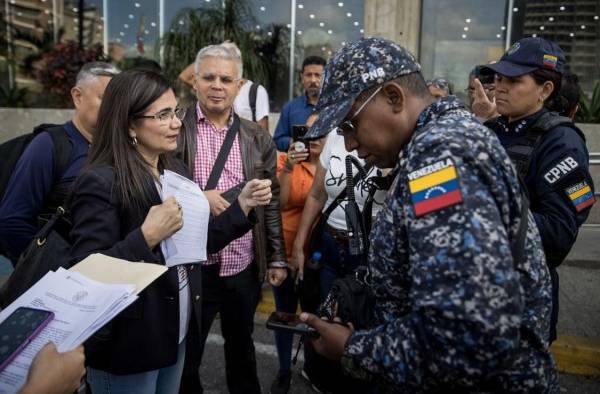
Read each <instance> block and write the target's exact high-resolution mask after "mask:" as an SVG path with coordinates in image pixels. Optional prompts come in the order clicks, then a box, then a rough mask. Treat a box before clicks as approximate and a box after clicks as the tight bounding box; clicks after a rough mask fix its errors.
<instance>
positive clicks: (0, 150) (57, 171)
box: [0, 124, 72, 258]
mask: <svg viewBox="0 0 600 394" xmlns="http://www.w3.org/2000/svg"><path fill="white" fill-rule="evenodd" d="M44 131H45V132H47V133H48V134H49V135H50V137H51V138H52V142H53V144H54V158H55V160H54V182H53V184H54V188H53V190H52V192H50V195H49V196H48V198H47V199H46V201H45V203H44V209H42V213H45V214H48V213H54V212H55V211H56V208H57V207H58V206H59V205H61V204H62V202H63V201H64V198H65V197H66V195H65V192H64V191H63V190H57V189H56V185H57V184H58V183H59V181H60V179H61V178H62V176H63V174H64V172H65V170H66V169H67V167H68V165H69V163H70V159H71V149H72V148H71V142H70V141H69V137H68V135H67V131H66V130H65V128H64V127H63V126H61V125H54V124H41V125H39V126H37V127H35V128H34V129H33V132H31V133H29V134H25V135H21V136H19V137H16V138H13V139H11V140H9V141H6V142H4V143H3V144H1V145H0V157H1V158H2V161H0V201H1V200H2V199H3V198H4V195H5V194H6V188H7V187H8V182H9V181H10V177H11V176H12V174H13V171H14V169H15V167H16V165H17V162H18V161H19V158H20V157H21V155H22V154H23V152H24V151H25V149H26V148H27V146H28V145H29V143H30V142H31V141H33V139H34V138H35V137H36V136H37V135H38V134H40V133H41V132H44ZM0 254H4V255H6V251H3V250H0ZM9 257H13V258H16V257H18V256H9Z"/></svg>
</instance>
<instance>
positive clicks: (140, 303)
mask: <svg viewBox="0 0 600 394" xmlns="http://www.w3.org/2000/svg"><path fill="white" fill-rule="evenodd" d="M183 115H184V114H183V113H182V111H181V110H180V109H179V108H178V107H177V101H176V99H175V94H174V93H173V90H172V89H171V87H170V85H169V83H168V82H167V81H166V79H165V78H164V77H162V76H161V75H159V74H156V73H154V72H151V71H144V70H130V71H127V72H124V73H122V74H120V75H119V76H118V77H115V78H113V80H112V81H111V83H109V85H108V87H107V88H106V91H105V93H104V97H103V100H102V105H101V107H100V112H99V115H98V128H97V129H98V132H97V136H96V138H95V139H94V144H93V145H92V148H91V152H90V155H89V157H88V163H87V166H86V168H85V169H84V171H83V173H82V174H81V175H80V177H79V178H78V180H77V183H76V185H75V188H74V190H73V199H72V205H71V215H72V220H73V229H72V231H71V237H72V241H73V248H72V256H73V262H74V263H75V262H77V261H79V260H81V259H83V258H85V257H86V256H88V255H89V254H90V253H95V252H100V253H103V254H106V255H109V256H113V257H117V258H122V259H125V260H130V261H134V262H135V261H144V262H147V263H154V264H165V258H164V256H163V254H162V252H161V248H160V243H161V241H163V240H165V239H167V238H168V237H170V236H171V235H173V234H174V233H175V232H177V231H178V230H180V229H181V228H182V226H183V212H182V208H181V206H180V205H179V203H178V202H177V201H176V200H175V198H173V197H171V198H168V199H167V200H165V201H164V202H163V201H162V199H161V197H160V189H161V184H160V182H161V181H160V175H161V173H163V172H164V171H165V170H170V171H174V172H177V173H179V174H182V175H185V176H187V174H186V171H185V168H184V166H183V164H182V163H181V162H180V161H178V160H176V159H174V158H173V156H172V155H170V154H169V153H170V152H173V151H174V150H175V149H176V148H177V137H178V135H179V129H180V128H181V119H182V118H183ZM270 198H271V191H270V181H268V180H267V181H261V180H256V179H255V180H252V181H250V182H248V183H247V184H246V186H245V187H244V189H243V190H242V192H241V193H240V195H239V197H238V198H237V201H235V202H234V203H233V204H231V206H230V207H229V208H228V209H227V211H225V212H224V213H223V214H221V215H219V216H217V217H215V218H213V219H211V220H210V222H209V225H208V241H207V252H208V253H215V252H217V251H218V250H220V249H222V248H223V247H224V246H226V245H227V244H228V243H229V242H231V241H232V240H234V239H236V238H238V237H240V236H241V235H243V234H245V233H246V232H247V231H249V230H250V229H251V228H252V226H253V224H254V214H253V211H252V208H253V207H256V206H258V205H264V204H267V203H268V202H269V201H270ZM198 231H201V229H198ZM200 272H201V270H200V269H199V268H197V267H196V264H186V265H179V266H175V267H171V268H169V270H168V271H167V272H166V273H165V274H164V275H162V276H161V277H160V278H158V279H157V280H156V281H155V282H153V283H152V284H151V285H150V286H148V288H146V289H145V290H144V291H143V292H142V293H141V294H140V297H139V299H138V300H137V301H136V302H134V303H133V304H132V305H131V306H130V307H128V308H127V309H126V310H125V311H123V312H122V313H121V314H120V315H119V316H117V317H116V318H115V319H114V320H113V321H111V322H110V323H109V324H107V325H106V326H105V327H103V328H102V329H101V330H100V331H99V332H98V333H97V334H95V335H94V336H93V337H92V338H91V339H90V340H89V341H88V342H87V343H86V359H87V361H88V366H89V367H88V377H87V380H88V382H89V384H90V386H91V388H92V392H93V393H94V394H98V393H177V392H178V390H179V382H180V378H181V372H182V368H183V360H184V357H185V337H186V334H187V328H188V324H189V323H190V321H191V323H192V324H194V321H193V319H191V317H192V316H194V315H195V317H196V319H197V322H199V321H200V320H199V319H198V318H199V316H200V309H199V307H200V302H199V301H200V294H201V293H200V283H201V278H200V276H199V275H200ZM198 345H200V344H198Z"/></svg>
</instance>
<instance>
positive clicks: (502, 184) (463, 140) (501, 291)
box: [346, 96, 558, 393]
mask: <svg viewBox="0 0 600 394" xmlns="http://www.w3.org/2000/svg"><path fill="white" fill-rule="evenodd" d="M448 169H454V170H455V177H454V178H453V179H451V180H455V181H456V183H457V188H456V189H455V190H457V191H458V194H459V195H460V198H454V199H450V200H447V201H446V202H444V201H441V202H440V203H439V204H438V206H439V205H444V204H448V205H446V206H444V207H443V208H436V207H435V206H430V207H429V208H428V207H425V208H422V207H421V211H420V212H419V215H418V214H417V212H416V209H415V208H416V206H417V207H419V205H418V204H419V202H415V201H417V200H418V196H415V194H417V193H418V192H414V193H413V192H411V187H410V186H409V185H410V183H411V182H415V181H416V182H419V181H424V182H425V183H424V186H427V185H428V184H430V183H431V182H434V183H435V182H437V181H436V179H435V178H434V179H431V180H429V182H427V181H428V179H427V177H431V175H434V176H435V175H436V174H435V172H439V171H442V170H448ZM394 171H396V173H397V175H396V179H395V182H394V185H393V186H392V188H391V189H390V192H389V195H388V199H387V201H386V203H385V206H384V208H383V210H382V211H381V212H380V214H379V215H378V217H377V219H376V222H375V224H374V226H373V231H372V233H371V250H370V255H369V267H370V270H371V274H372V278H371V279H372V280H371V290H372V291H373V294H374V295H375V298H376V307H375V311H376V318H377V321H378V325H377V326H376V327H374V328H372V329H369V330H364V331H357V332H355V333H354V334H353V335H352V336H351V337H350V340H349V341H348V342H347V344H346V356H347V357H348V358H349V359H350V360H351V364H353V365H354V366H355V367H358V368H361V369H365V370H367V371H368V372H370V373H372V374H375V375H379V376H383V377H384V378H385V379H386V380H387V381H388V382H389V383H390V384H391V385H392V386H393V387H394V388H395V389H397V390H399V391H403V390H404V391H406V392H411V393H417V392H428V391H435V390H440V389H445V390H447V391H446V392H450V391H452V390H455V389H459V388H460V389H467V390H468V389H472V390H476V391H478V390H480V391H482V392H486V391H497V392H531V393H533V392H540V393H541V392H544V393H552V392H558V385H557V375H556V370H555V366H554V361H553V359H552V356H551V354H550V352H549V351H548V340H547V334H546V333H547V331H548V322H549V314H550V297H551V296H550V277H549V273H548V268H547V267H546V264H545V260H544V255H543V253H542V252H541V248H540V236H539V233H538V230H537V228H536V226H535V224H534V221H533V218H532V216H531V215H529V227H528V232H527V239H526V247H525V250H526V259H525V261H524V263H522V264H521V265H520V266H519V267H518V268H517V271H515V270H514V269H513V259H512V255H511V252H510V243H511V242H512V240H513V238H514V237H515V235H516V232H517V230H518V226H519V221H520V205H521V194H520V188H519V184H518V180H517V178H516V176H515V172H514V169H513V167H512V166H511V163H510V159H509V158H508V156H507V155H506V153H505V152H504V149H503V148H502V146H501V145H500V143H499V141H498V139H497V138H496V137H495V136H494V135H493V134H492V133H491V132H490V131H489V130H488V129H487V128H485V127H483V126H481V125H480V124H478V122H477V121H476V120H475V119H474V118H473V116H472V115H471V114H469V113H468V112H467V111H466V110H465V109H464V108H463V107H462V105H461V104H460V103H459V102H458V100H457V99H456V98H454V97H453V96H450V97H448V98H444V99H441V100H440V101H438V102H436V103H434V104H432V105H431V106H430V107H428V108H427V109H426V110H425V111H424V112H423V113H422V114H421V116H420V117H419V121H418V123H417V126H416V129H415V132H414V134H413V137H412V139H411V141H410V142H409V143H408V144H407V145H406V146H405V148H404V149H403V150H402V152H401V154H400V158H399V162H398V164H397V166H396V168H395V170H394ZM450 176H452V175H450ZM424 178H425V179H424ZM425 190H426V191H429V192H430V194H431V195H432V196H430V198H435V195H436V193H443V191H441V190H440V191H439V192H438V191H436V186H435V185H434V186H433V187H432V188H429V189H425ZM440 197H442V198H444V194H442V195H441V196H440ZM438 198H439V197H438ZM425 201H426V200H425ZM428 209H429V210H428Z"/></svg>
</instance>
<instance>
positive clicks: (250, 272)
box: [179, 45, 287, 393]
mask: <svg viewBox="0 0 600 394" xmlns="http://www.w3.org/2000/svg"><path fill="white" fill-rule="evenodd" d="M241 67H242V66H241V59H240V58H239V56H237V55H236V54H235V53H234V52H232V51H231V50H230V49H229V48H227V47H226V46H223V45H211V46H208V47H205V48H203V49H201V50H200V52H198V56H197V58H196V62H195V81H194V89H195V91H196V95H197V98H198V101H197V102H196V103H194V104H193V105H192V106H191V107H190V108H189V109H188V111H187V115H186V117H185V119H184V122H183V129H182V133H181V140H180V144H179V150H180V155H181V157H182V158H183V160H184V161H185V163H186V164H187V166H188V168H189V170H190V172H191V174H192V175H193V179H194V181H195V182H197V183H198V184H199V185H200V187H201V188H202V189H203V190H204V193H205V195H206V197H207V199H208V201H209V204H210V209H211V213H212V214H213V215H219V214H220V213H221V212H223V211H224V210H225V209H226V208H227V207H228V206H229V202H228V201H227V199H226V198H224V196H222V193H223V192H224V191H227V190H235V189H236V186H239V185H240V184H242V183H243V182H245V181H248V180H250V179H253V178H259V179H270V180H271V182H272V185H271V190H272V193H273V197H272V199H271V203H270V204H269V205H267V206H265V207H264V208H260V209H258V210H257V212H256V213H257V216H258V224H257V225H256V226H255V227H254V229H253V231H252V233H251V234H248V235H246V236H244V237H242V238H240V239H238V240H236V241H234V242H232V243H231V244H230V245H229V246H228V247H227V248H225V249H224V250H223V251H221V252H219V253H218V254H214V255H210V256H209V258H208V261H206V262H205V263H204V264H203V267H202V276H203V278H202V285H203V289H202V298H203V299H202V311H203V312H202V327H201V332H200V333H197V332H193V331H192V330H191V331H190V332H189V333H188V342H187V350H186V352H187V353H186V366H185V368H184V373H183V377H182V384H181V389H180V390H181V392H184V393H188V392H189V393H198V392H202V387H201V384H200V380H199V377H198V367H199V365H200V361H201V358H202V352H203V349H204V344H205V342H206V338H207V336H208V333H209V330H210V326H211V324H212V321H213V320H214V317H215V315H216V314H217V312H218V313H220V316H221V331H222V334H223V337H224V338H225V361H226V374H227V386H228V388H229V391H230V392H232V393H260V384H259V382H258V377H257V374H256V359H255V355H254V344H253V341H252V331H253V327H254V312H255V310H256V306H257V304H258V296H259V293H260V288H261V283H262V281H263V279H264V277H265V275H266V276H267V277H268V280H269V282H270V283H271V284H272V285H275V286H277V285H279V284H280V283H281V282H282V281H283V280H284V279H285V277H286V275H287V271H286V267H287V264H286V261H285V247H284V244H283V237H282V228H281V215H280V212H279V184H278V182H277V177H276V173H275V165H276V157H277V150H276V148H275V144H274V143H273V141H272V139H271V137H270V135H269V134H268V133H267V132H265V131H264V130H262V129H261V128H260V127H259V126H258V125H256V124H255V123H253V122H249V121H246V120H244V119H240V118H239V117H238V116H237V115H236V114H235V113H234V112H233V109H232V108H233V100H234V99H235V97H236V95H237V93H238V91H239V88H240V86H241V77H242V76H241ZM228 134H229V136H230V139H228V138H227V136H228ZM231 136H233V137H231ZM231 138H232V139H231ZM228 140H229V141H230V142H231V145H230V148H229V150H227V148H225V149H224V151H225V152H226V154H225V155H224V156H223V159H224V160H219V159H218V158H219V156H220V151H221V149H222V147H223V146H226V147H227V145H228V144H227V141H228ZM217 162H221V163H222V170H221V171H220V174H212V173H213V169H214V168H218V167H219V165H216V163H217ZM216 172H219V171H218V170H217V171H216ZM215 179H216V181H215ZM228 194H231V193H228ZM198 335H199V337H200V341H198Z"/></svg>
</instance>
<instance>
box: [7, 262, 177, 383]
mask: <svg viewBox="0 0 600 394" xmlns="http://www.w3.org/2000/svg"><path fill="white" fill-rule="evenodd" d="M80 264H82V265H83V269H81V267H78V265H77V266H75V267H78V268H77V269H76V270H79V271H80V272H75V270H73V271H67V270H65V269H63V268H60V269H59V270H58V271H56V272H48V273H47V274H46V275H45V276H44V277H43V278H42V279H40V281H39V282H37V283H36V284H35V285H33V286H32V287H31V288H30V289H29V290H28V291H27V292H25V293H24V294H23V295H22V296H21V297H19V298H17V300H15V302H13V303H12V304H11V305H9V306H8V307H7V308H6V309H4V310H3V311H2V312H0V322H2V321H4V319H6V318H7V317H8V316H9V315H10V314H11V313H12V312H14V311H15V309H17V308H18V307H31V308H37V309H43V310H48V311H52V312H54V318H53V319H52V320H51V321H50V323H49V324H48V325H47V326H46V327H45V328H44V329H43V330H42V331H41V332H40V334H38V335H37V336H36V337H35V338H34V339H33V341H32V342H31V343H30V344H29V345H27V347H26V348H25V349H24V350H23V351H22V352H21V353H20V354H19V355H18V356H17V357H16V358H15V359H14V360H13V361H12V362H11V363H10V364H9V365H8V366H7V367H6V368H5V369H4V370H3V371H2V372H0V393H1V394H4V393H15V392H17V391H18V390H19V389H20V388H21V387H22V386H23V384H24V383H25V380H26V378H27V373H28V371H29V367H30V365H31V362H32V361H33V358H34V357H35V355H36V354H37V353H38V352H39V350H40V349H41V348H42V347H43V346H44V345H46V344H47V343H48V342H53V343H54V344H55V345H56V347H57V349H58V351H59V352H66V351H70V350H73V349H75V348H76V347H77V346H79V345H81V344H82V343H83V342H84V341H85V340H87V339H88V338H89V337H90V336H92V335H93V334H94V333H95V332H96V331H97V330H99V329H100V328H102V327H103V326H104V325H105V324H106V323H108V322H109V321H110V320H112V319H113V318H114V317H115V316H116V315H117V314H119V313H120V312H121V311H123V309H125V308H127V307H128V306H129V305H131V304H132V303H133V302H134V301H135V300H137V298H138V296H137V294H138V293H139V291H141V290H142V289H143V288H144V287H146V286H147V285H148V284H150V283H151V282H152V281H153V280H155V279H156V278H158V277H159V276H160V275H161V274H162V273H164V272H165V271H166V270H167V269H166V267H165V266H160V265H156V264H144V263H130V262H126V261H124V260H118V259H113V258H110V257H106V256H102V255H92V256H90V257H89V258H88V259H86V260H84V261H83V262H82V263H80ZM75 267H74V268H75ZM115 267H118V269H119V270H116V271H115V270H114V269H115ZM128 267H131V269H132V270H133V271H136V270H137V271H139V270H140V268H141V269H145V270H146V271H147V272H146V275H142V277H141V279H140V280H138V281H136V282H139V283H136V282H133V281H132V283H126V284H123V283H119V282H120V280H119V279H116V278H115V280H111V278H110V274H106V271H111V272H112V273H113V274H112V275H113V276H116V275H119V274H120V273H124V275H125V276H127V275H128V274H127V271H128ZM111 268H112V270H111ZM82 272H83V273H82ZM85 272H90V276H92V277H94V276H97V275H96V273H97V272H103V273H104V274H100V276H102V275H104V276H108V277H107V278H106V281H103V282H99V281H96V280H93V279H90V278H89V277H88V276H86V275H84V273H85ZM129 276H131V275H129ZM106 282H113V283H106Z"/></svg>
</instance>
